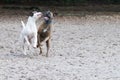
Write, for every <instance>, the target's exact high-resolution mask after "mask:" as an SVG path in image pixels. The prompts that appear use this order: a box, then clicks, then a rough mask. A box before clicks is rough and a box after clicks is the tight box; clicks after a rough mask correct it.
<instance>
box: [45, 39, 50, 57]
mask: <svg viewBox="0 0 120 80" xmlns="http://www.w3.org/2000/svg"><path fill="white" fill-rule="evenodd" d="M46 46H47V53H46V57H48V53H49V49H50V39H48V40H47V41H46Z"/></svg>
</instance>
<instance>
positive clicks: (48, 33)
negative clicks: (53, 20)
mask: <svg viewBox="0 0 120 80" xmlns="http://www.w3.org/2000/svg"><path fill="white" fill-rule="evenodd" d="M46 27H48V29H47V31H46V32H43V30H44V29H46ZM51 27H52V26H51V24H48V25H47V24H46V23H45V22H43V23H42V24H41V26H40V27H39V29H38V45H37V47H39V48H40V54H42V45H41V43H42V42H43V41H44V40H45V39H46V38H47V37H48V39H47V40H46V41H45V42H46V47H47V53H46V56H48V52H49V48H50V38H51Z"/></svg>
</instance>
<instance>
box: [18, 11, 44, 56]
mask: <svg viewBox="0 0 120 80" xmlns="http://www.w3.org/2000/svg"><path fill="white" fill-rule="evenodd" d="M41 16H42V13H41V12H35V13H34V14H33V16H32V17H31V16H29V17H28V21H27V23H26V25H25V24H24V22H23V21H21V23H22V26H23V30H22V31H21V34H20V39H21V41H22V45H23V50H24V54H25V55H26V49H25V43H27V45H28V48H29V47H30V45H31V46H32V47H34V48H36V45H37V27H36V20H37V19H38V18H40V17H41Z"/></svg>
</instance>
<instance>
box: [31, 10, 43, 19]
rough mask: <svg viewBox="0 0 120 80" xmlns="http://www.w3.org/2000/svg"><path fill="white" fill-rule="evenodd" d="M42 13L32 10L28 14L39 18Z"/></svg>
mask: <svg viewBox="0 0 120 80" xmlns="http://www.w3.org/2000/svg"><path fill="white" fill-rule="evenodd" d="M42 15H43V14H42V12H37V11H33V12H31V13H30V15H29V16H31V17H33V18H35V19H39V18H41V17H42Z"/></svg>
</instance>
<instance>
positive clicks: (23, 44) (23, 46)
mask: <svg viewBox="0 0 120 80" xmlns="http://www.w3.org/2000/svg"><path fill="white" fill-rule="evenodd" d="M22 48H23V53H24V55H27V53H26V49H25V39H24V40H23V43H22Z"/></svg>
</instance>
